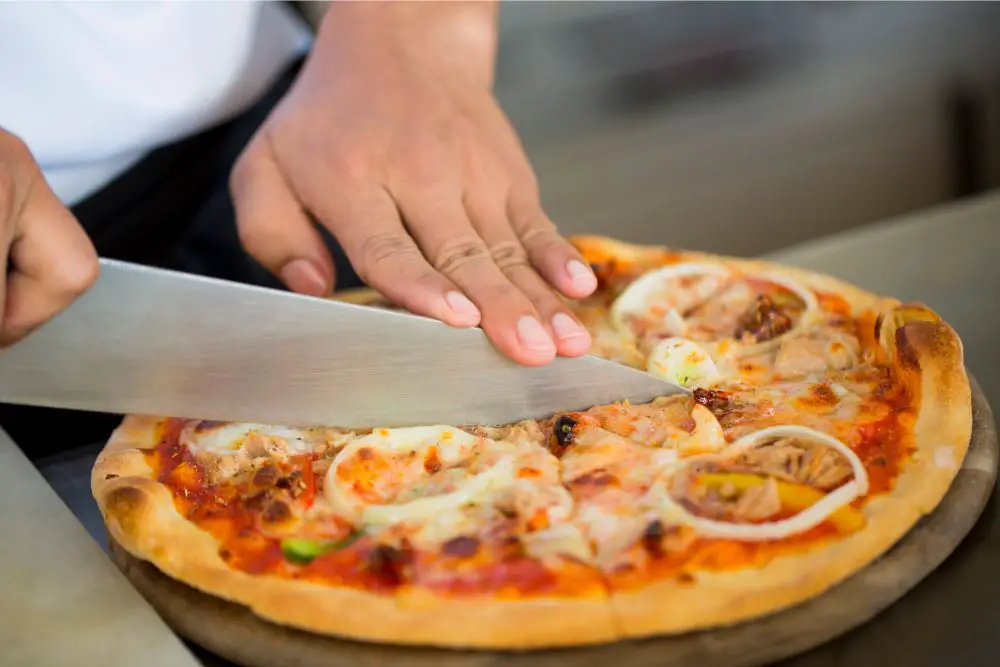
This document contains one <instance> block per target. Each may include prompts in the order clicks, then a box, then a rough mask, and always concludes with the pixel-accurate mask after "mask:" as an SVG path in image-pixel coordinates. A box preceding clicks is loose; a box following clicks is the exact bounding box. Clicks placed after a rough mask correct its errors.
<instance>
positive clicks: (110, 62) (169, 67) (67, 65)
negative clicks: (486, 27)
mask: <svg viewBox="0 0 1000 667" xmlns="http://www.w3.org/2000/svg"><path fill="white" fill-rule="evenodd" d="M310 40H311V33H310V31H309V29H308V28H307V26H306V25H305V23H304V22H302V21H301V19H300V18H299V17H298V16H297V15H296V14H295V13H294V12H293V11H292V10H291V9H290V8H288V7H286V6H284V5H282V4H279V3H275V2H246V1H242V2H162V1H157V2H150V1H133V2H90V1H76V2H24V1H20V2H0V127H3V128H4V129H5V130H7V131H9V132H13V133H14V134H16V135H18V136H20V137H21V139H23V140H24V141H25V142H26V143H27V144H28V147H29V148H30V149H31V150H32V152H33V153H34V155H35V159H36V160H38V162H39V164H40V165H41V166H42V169H43V171H44V173H45V176H46V178H47V180H48V181H49V183H50V185H51V186H52V187H53V189H54V190H55V191H56V194H58V195H59V197H60V198H61V199H62V200H63V201H64V202H65V203H66V204H67V205H72V204H74V203H76V202H78V201H80V200H82V199H83V198H85V197H86V196H87V195H89V194H91V193H93V192H94V191H96V190H98V189H99V188H100V187H101V186H103V185H105V184H106V183H108V182H110V181H111V180H112V179H114V177H115V176H117V175H118V174H120V173H122V172H123V171H125V170H126V169H128V168H129V167H130V166H132V165H133V164H134V163H136V162H137V161H138V160H140V159H141V158H142V157H143V156H144V155H146V154H147V153H149V152H150V151H151V150H152V149H154V148H156V147H158V146H162V145H164V144H167V143H170V142H172V141H176V140H178V139H181V138H183V137H186V136H189V135H192V134H195V133H197V132H198V131H200V130H203V129H206V128H208V127H211V126H212V125H215V124H217V123H219V122H221V121H224V120H226V119H228V118H231V117H232V116H234V115H236V114H238V113H239V112H241V111H243V110H245V109H246V108H247V107H249V106H251V105H252V104H253V103H254V102H255V101H256V100H257V99H258V98H259V97H260V96H261V95H262V94H263V93H264V92H265V91H266V90H267V89H268V88H269V87H270V85H272V84H273V83H274V81H275V80H276V79H277V77H278V76H279V75H280V74H281V73H282V71H283V70H284V69H285V68H286V67H287V66H288V65H290V64H291V62H292V61H293V60H294V59H295V58H296V57H298V56H300V55H301V54H303V53H304V52H305V51H306V49H308V46H309V43H310Z"/></svg>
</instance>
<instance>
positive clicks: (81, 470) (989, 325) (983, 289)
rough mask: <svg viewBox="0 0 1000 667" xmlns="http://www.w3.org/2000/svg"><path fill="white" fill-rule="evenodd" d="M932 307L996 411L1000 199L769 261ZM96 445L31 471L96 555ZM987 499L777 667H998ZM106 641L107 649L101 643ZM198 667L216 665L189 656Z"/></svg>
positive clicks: (998, 619)
mask: <svg viewBox="0 0 1000 667" xmlns="http://www.w3.org/2000/svg"><path fill="white" fill-rule="evenodd" d="M769 259H774V260H778V261H781V262H785V263H788V264H793V265H798V266H802V267H806V268H809V269H814V270H818V271H822V272H825V273H829V274H831V275H835V276H838V277H840V278H843V279H846V280H848V281H851V282H853V283H856V284H858V285H860V286H862V287H866V288H868V289H871V290H873V291H876V292H880V293H883V294H890V295H893V296H896V297H898V298H901V299H904V300H919V301H922V302H924V303H926V304H927V305H929V306H931V307H932V308H934V309H935V310H937V311H938V312H939V313H940V314H941V315H942V316H943V317H945V318H946V319H947V320H948V321H949V322H951V323H952V325H953V326H954V327H955V328H956V329H957V330H958V332H959V334H960V335H961V336H962V338H963V340H964V342H965V352H966V362H967V365H968V367H969V369H970V371H971V372H972V373H973V375H975V377H976V378H977V380H978V381H979V383H980V385H981V386H982V388H983V390H984V393H985V394H986V396H987V398H988V399H989V401H990V404H991V405H992V406H994V409H996V407H997V406H1000V345H998V344H997V341H998V340H1000V193H993V194H990V195H987V196H985V197H981V198H977V199H973V200H968V201H965V202H961V203H958V204H955V205H950V206H947V207H943V208H940V209H936V210H932V211H927V212H923V213H920V214H918V215H911V216H907V217H905V218H902V219H899V220H893V221H888V222H886V223H883V224H880V225H876V226H872V227H867V228H864V229H861V230H857V231H852V232H848V233H845V234H839V235H836V236H832V237H828V238H825V239H821V240H818V241H814V242H810V243H807V244H805V245H800V246H796V247H793V248H789V249H786V250H784V251H781V252H778V253H774V254H771V255H769ZM99 449H100V446H99V445H95V446H93V447H87V448H83V449H80V450H76V451H74V452H70V453H68V454H65V455H62V456H59V457H56V458H53V459H50V460H47V461H43V462H40V463H39V469H40V471H41V473H42V474H43V476H44V477H45V479H46V480H48V482H49V483H50V484H51V485H52V487H53V488H54V489H55V491H56V493H58V494H59V496H60V497H61V498H62V499H63V500H64V502H65V503H66V504H67V505H68V506H69V508H70V509H71V510H72V511H73V513H74V514H75V515H76V517H77V518H78V519H79V520H80V522H82V523H83V525H84V526H85V527H86V529H87V530H88V531H89V532H90V534H91V535H92V536H93V537H94V539H95V540H97V541H98V542H99V543H100V544H101V545H102V546H104V545H105V541H104V535H103V525H102V522H101V518H100V515H99V513H98V511H97V508H96V506H95V504H94V502H93V500H92V499H91V496H90V490H89V474H90V468H91V466H92V464H93V461H94V457H95V456H96V454H97V451H98V450H99ZM998 504H1000V501H998V494H996V493H994V495H993V498H992V499H991V500H990V502H989V505H988V506H987V509H986V511H985V513H984V514H983V516H982V518H981V519H980V521H979V522H978V524H977V525H976V527H975V528H974V529H973V531H972V533H971V534H970V535H969V537H968V538H967V539H966V541H965V542H964V543H963V544H962V545H961V546H960V547H959V548H958V550H957V551H956V552H955V553H954V554H953V555H952V556H951V558H949V559H948V560H947V561H946V562H945V563H944V564H943V565H942V567H941V568H939V569H938V570H937V571H936V572H934V573H933V574H932V575H931V576H930V577H928V578H927V579H926V580H925V581H924V582H922V583H921V584H920V585H918V586H917V588H916V589H914V590H913V591H912V592H910V593H909V594H908V595H907V596H906V597H904V598H903V599H902V600H901V601H900V602H898V603H897V604H896V605H894V606H893V607H891V608H890V609H888V610H887V611H886V612H884V613H882V614H881V615H879V616H878V617H877V618H876V619H875V620H873V621H872V622H870V623H868V624H867V625H865V626H863V627H861V628H859V629H857V630H855V631H853V632H851V633H849V634H847V635H845V636H843V637H842V638H840V639H838V640H835V641H833V642H831V643H829V644H827V645H825V646H822V647H820V648H817V649H814V650H812V651H810V652H808V653H805V654H803V655H800V656H798V657H796V658H793V659H790V660H787V661H785V662H783V663H782V667H827V666H831V667H832V666H837V667H848V666H849V667H868V666H871V667H876V666H877V667H884V666H885V665H892V666H896V665H899V666H905V667H925V666H926V667H949V666H950V665H962V666H963V667H978V666H979V665H982V666H984V667H986V666H990V667H995V666H996V665H998V664H1000V574H998V573H1000V565H998V563H1000V517H998V513H997V506H998ZM109 641H112V640H111V639H110V638H109ZM196 653H197V655H198V657H199V658H200V659H201V660H202V661H203V662H204V663H205V664H206V665H225V664H227V663H226V662H225V661H222V660H220V659H219V658H216V657H214V656H210V655H207V654H205V653H204V652H202V651H199V650H196Z"/></svg>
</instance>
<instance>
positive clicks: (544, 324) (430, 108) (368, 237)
mask: <svg viewBox="0 0 1000 667" xmlns="http://www.w3.org/2000/svg"><path fill="white" fill-rule="evenodd" d="M497 11H498V9H497V4H496V3H495V2H335V3H333V4H332V5H331V7H330V9H329V10H328V11H327V13H326V15H325V16H324V18H323V21H322V24H321V26H320V28H319V32H318V35H317V40H316V45H315V48H314V50H313V52H312V54H311V55H310V57H309V59H308V60H307V62H306V64H305V66H304V69H303V71H302V73H301V75H300V76H299V79H298V80H297V82H296V84H295V85H294V87H293V88H292V90H291V91H290V92H289V94H288V95H287V96H286V98H285V99H284V100H283V101H282V102H281V104H279V106H278V108H276V109H275V111H274V113H273V114H272V115H271V117H270V118H269V119H268V121H267V122H266V123H265V124H264V126H263V127H262V129H261V131H260V132H259V133H258V135H257V136H256V137H255V139H254V140H253V141H252V142H251V144H250V145H249V146H248V147H247V150H246V151H245V153H244V154H243V156H242V157H241V159H240V160H239V162H238V163H237V166H236V168H235V169H234V172H233V177H232V191H233V196H234V202H235V205H236V213H237V220H238V223H239V228H240V234H241V239H242V241H243V243H244V245H245V246H246V248H247V250H248V251H249V252H250V254H251V255H253V256H254V257H256V258H257V259H258V261H260V262H261V263H262V264H263V265H264V266H266V267H268V268H269V269H270V270H272V271H273V272H274V273H275V274H276V275H278V276H279V277H281V278H282V279H283V280H284V282H285V283H286V284H287V285H288V286H289V287H290V288H292V289H294V290H296V291H299V292H304V293H311V294H317V295H319V294H326V293H328V292H329V291H330V290H331V289H332V281H333V268H332V263H331V259H330V257H329V255H328V253H327V252H326V249H325V247H324V246H323V244H322V242H321V238H320V235H319V233H318V232H317V230H316V229H315V228H314V227H313V226H312V224H311V222H310V218H309V216H310V215H311V216H313V217H315V218H316V219H317V220H318V221H319V222H320V223H321V224H323V225H325V226H326V227H327V228H329V229H330V231H331V232H332V233H333V234H334V236H335V237H336V238H337V240H338V241H339V242H340V244H341V245H342V246H343V247H344V250H345V252H346V253H347V255H348V257H349V258H350V260H351V262H352V264H353V265H354V267H355V269H356V270H357V271H358V273H359V275H360V276H361V277H362V278H363V279H364V280H365V281H366V282H367V283H368V284H370V285H371V286H372V287H374V288H376V289H377V290H379V291H380V292H382V293H383V294H384V295H386V296H387V297H388V298H390V299H391V300H393V301H395V302H396V303H398V304H400V305H401V306H403V307H405V308H407V309H409V310H411V311H413V312H416V313H419V314H423V315H428V316H431V317H436V318H438V319H441V320H443V321H445V322H447V323H449V324H452V325H455V326H475V325H477V324H481V325H482V327H483V329H484V330H485V331H486V333H487V334H488V335H489V336H490V338H491V339H492V340H493V341H494V342H495V343H496V344H497V345H498V347H499V348H500V349H501V350H503V351H504V352H505V353H506V354H508V355H509V356H511V357H512V358H514V359H516V360H517V361H520V362H521V363H525V364H540V363H545V362H547V361H549V360H551V359H552V358H553V357H554V356H555V355H556V354H557V353H559V354H563V355H579V354H583V353H584V352H586V351H587V349H589V346H590V337H589V334H588V333H587V332H586V330H585V329H584V328H583V326H582V325H581V324H580V323H579V322H578V321H577V320H576V318H575V317H574V316H573V314H572V313H571V312H570V310H569V309H568V308H567V307H566V305H565V303H564V302H563V300H562V299H561V298H560V297H559V294H561V295H563V296H566V297H570V298H579V297H583V296H586V295H588V294H589V293H591V292H592V291H593V290H594V288H595V287H596V279H595V277H594V275H593V273H592V272H591V270H590V268H589V267H588V266H587V265H586V264H585V263H584V262H583V260H582V258H581V257H580V255H579V253H577V251H576V250H575V249H574V248H573V247H572V246H571V245H570V244H568V243H567V242H566V241H565V240H564V239H563V238H562V237H561V236H560V235H559V234H558V232H557V231H556V228H555V225H553V223H552V222H551V221H550V220H549V219H548V217H547V216H546V215H545V213H544V211H543V210H542V207H541V204H540V202H539V194H538V187H537V183H536V179H535V175H534V173H533V171H532V169H531V166H530V165H529V164H528V161H527V159H526V157H525V155H524V152H523V149H522V147H521V145H520V142H519V140H518V138H517V135H516V133H515V132H514V130H513V128H512V127H511V125H510V123H509V122H508V120H507V118H506V117H505V116H504V114H503V112H502V110H501V109H500V107H499V105H498V104H497V102H496V100H495V99H494V97H493V94H492V84H493V68H494V60H495V56H496V49H497Z"/></svg>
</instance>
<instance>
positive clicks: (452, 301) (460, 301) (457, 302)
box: [444, 292, 479, 317]
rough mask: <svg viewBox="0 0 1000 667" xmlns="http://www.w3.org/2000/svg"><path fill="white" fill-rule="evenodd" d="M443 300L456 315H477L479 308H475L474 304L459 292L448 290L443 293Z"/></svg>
mask: <svg viewBox="0 0 1000 667" xmlns="http://www.w3.org/2000/svg"><path fill="white" fill-rule="evenodd" d="M444 300H445V303H447V304H448V307H449V308H451V310H452V312H453V313H455V314H456V315H462V316H463V317H479V309H478V308H476V304H474V303H472V302H471V301H469V299H468V297H466V296H465V295H464V294H462V293H461V292H448V293H447V294H445V295H444Z"/></svg>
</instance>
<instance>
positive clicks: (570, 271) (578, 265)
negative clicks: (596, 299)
mask: <svg viewBox="0 0 1000 667" xmlns="http://www.w3.org/2000/svg"><path fill="white" fill-rule="evenodd" d="M563 272H564V274H565V280H563V281H562V282H563V283H564V284H563V285H562V286H560V287H559V291H560V292H562V293H563V294H564V295H565V296H567V297H569V298H571V299H582V298H585V297H588V296H590V295H591V294H593V293H594V290H596V289H597V276H596V275H594V272H593V270H592V269H591V268H590V267H589V266H587V265H586V264H584V263H583V262H581V261H580V260H579V259H571V260H569V261H568V262H566V264H565V266H564V269H563Z"/></svg>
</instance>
